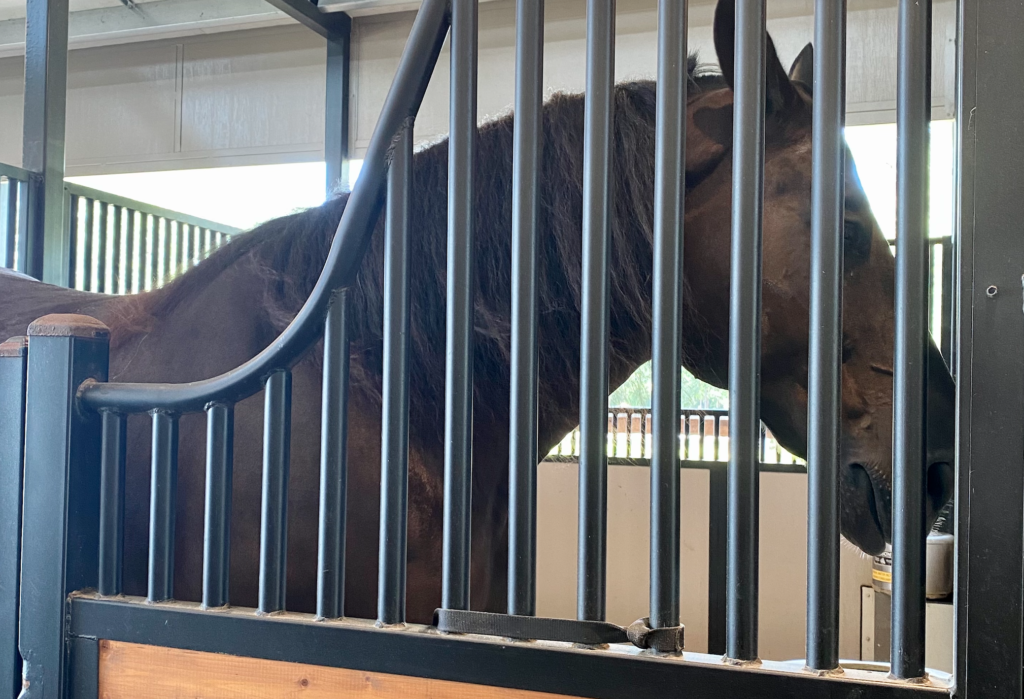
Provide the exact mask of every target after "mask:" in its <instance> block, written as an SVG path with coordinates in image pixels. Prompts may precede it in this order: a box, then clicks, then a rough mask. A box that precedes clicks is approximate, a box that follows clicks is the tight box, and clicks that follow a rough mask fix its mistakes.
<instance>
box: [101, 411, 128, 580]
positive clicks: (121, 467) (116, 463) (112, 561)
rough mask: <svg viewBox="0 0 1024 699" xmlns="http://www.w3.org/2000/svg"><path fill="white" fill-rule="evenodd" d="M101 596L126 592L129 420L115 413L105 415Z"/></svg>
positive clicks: (102, 475)
mask: <svg viewBox="0 0 1024 699" xmlns="http://www.w3.org/2000/svg"><path fill="white" fill-rule="evenodd" d="M101 416H102V418H101V421H102V425H103V428H102V429H103V433H102V437H101V440H100V444H101V447H100V543H99V546H100V550H99V558H100V569H99V587H98V590H99V593H100V594H101V595H119V594H121V592H122V587H121V580H122V561H123V558H124V481H125V455H126V453H127V438H128V430H127V419H126V418H125V416H124V415H121V414H119V413H116V412H114V411H112V410H104V411H103V412H102V413H101Z"/></svg>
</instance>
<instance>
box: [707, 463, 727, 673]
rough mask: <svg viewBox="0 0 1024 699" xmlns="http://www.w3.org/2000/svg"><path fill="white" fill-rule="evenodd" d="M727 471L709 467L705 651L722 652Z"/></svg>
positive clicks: (724, 608) (725, 595)
mask: <svg viewBox="0 0 1024 699" xmlns="http://www.w3.org/2000/svg"><path fill="white" fill-rule="evenodd" d="M728 531H729V474H728V471H726V469H725V468H723V467H721V466H718V467H715V466H712V467H710V468H709V469H708V653H711V654H712V655H725V637H726V632H725V628H726V623H725V621H726V611H725V610H726V597H727V593H726V586H727V584H728V583H727V573H726V565H727V560H728V537H727V536H726V534H727V532H728Z"/></svg>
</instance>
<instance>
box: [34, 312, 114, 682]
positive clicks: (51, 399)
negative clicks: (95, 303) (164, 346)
mask: <svg viewBox="0 0 1024 699" xmlns="http://www.w3.org/2000/svg"><path fill="white" fill-rule="evenodd" d="M107 345H108V335H107V332H106V329H105V328H102V327H101V326H98V324H96V325H92V326H86V327H83V326H81V325H77V326H76V325H70V324H68V325H62V326H61V327H60V328H52V326H51V327H47V326H46V325H43V324H38V323H34V324H33V325H31V326H30V327H29V363H28V384H27V385H28V389H27V393H26V413H25V415H26V417H25V476H24V485H25V493H24V500H23V502H24V510H23V512H24V514H23V529H24V531H30V532H32V538H31V542H30V545H27V546H25V547H24V548H23V550H22V558H21V565H22V579H23V580H28V581H31V585H23V586H21V606H20V617H21V622H20V627H19V635H18V647H19V649H20V650H21V654H22V657H23V658H24V680H25V685H24V689H23V690H22V694H21V696H22V698H23V699H33V698H34V697H47V698H49V697H62V696H64V693H63V688H64V687H65V686H66V683H67V682H68V676H67V667H66V662H65V661H66V658H67V647H68V639H67V636H66V635H65V629H66V626H65V625H66V614H67V609H66V601H67V597H68V595H69V594H70V593H72V592H74V591H76V590H83V589H87V588H95V587H96V583H97V565H96V562H97V560H98V554H99V551H98V538H99V536H98V534H99V532H98V523H99V522H98V520H99V518H98V517H97V516H96V515H97V512H98V511H99V483H100V439H99V438H100V425H99V416H98V415H96V414H95V413H84V412H82V411H79V410H77V409H76V406H75V397H76V394H77V392H78V388H79V386H80V385H81V384H82V382H83V381H85V380H87V379H95V380H97V381H105V380H106V379H107Z"/></svg>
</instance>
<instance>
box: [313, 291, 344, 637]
mask: <svg viewBox="0 0 1024 699" xmlns="http://www.w3.org/2000/svg"><path fill="white" fill-rule="evenodd" d="M348 305H349V295H348V289H346V288H341V289H339V290H338V291H336V292H335V293H334V297H333V298H332V299H331V305H330V306H329V307H328V310H327V323H326V326H325V329H324V374H323V391H322V400H323V406H322V412H321V420H322V422H321V425H320V521H319V537H318V539H317V541H318V547H317V584H316V614H317V616H318V617H320V618H321V619H335V618H337V617H340V616H343V615H344V613H345V605H344V598H345V514H346V508H345V504H346V501H345V498H346V493H347V492H348V488H347V484H348V469H347V467H346V461H345V458H346V449H347V448H348V380H349V333H348V312H349V311H348Z"/></svg>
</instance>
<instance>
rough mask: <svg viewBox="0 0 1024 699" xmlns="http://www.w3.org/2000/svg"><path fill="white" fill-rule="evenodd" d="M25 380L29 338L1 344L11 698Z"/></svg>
mask: <svg viewBox="0 0 1024 699" xmlns="http://www.w3.org/2000/svg"><path fill="white" fill-rule="evenodd" d="M12 183H13V180H12ZM11 233H12V234H13V230H12V231H11ZM27 379H28V343H27V341H26V340H25V338H23V337H14V338H11V339H10V340H8V341H7V342H3V343H0V687H7V690H6V691H10V692H11V694H9V695H8V696H17V694H18V690H19V689H20V688H21V656H20V655H19V654H18V587H19V583H20V573H21V493H22V490H21V486H22V476H23V474H24V469H23V464H24V458H25V384H26V380H27Z"/></svg>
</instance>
